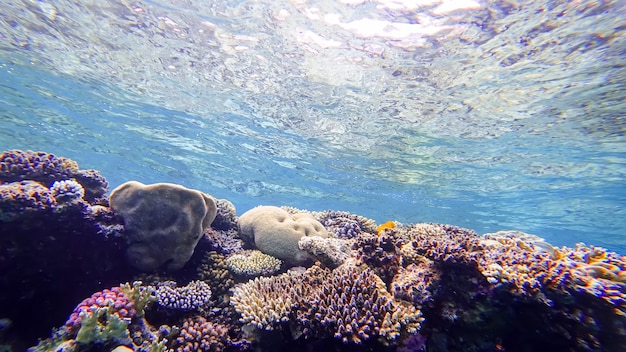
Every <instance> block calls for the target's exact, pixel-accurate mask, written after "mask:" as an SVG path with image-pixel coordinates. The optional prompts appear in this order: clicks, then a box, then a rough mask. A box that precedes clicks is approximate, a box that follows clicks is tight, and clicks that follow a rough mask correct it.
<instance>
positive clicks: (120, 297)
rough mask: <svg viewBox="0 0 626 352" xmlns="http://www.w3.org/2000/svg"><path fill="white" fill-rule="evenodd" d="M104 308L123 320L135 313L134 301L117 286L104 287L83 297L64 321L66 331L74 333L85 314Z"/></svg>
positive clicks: (98, 312)
mask: <svg viewBox="0 0 626 352" xmlns="http://www.w3.org/2000/svg"><path fill="white" fill-rule="evenodd" d="M104 309H106V310H107V312H106V313H107V314H108V315H109V316H110V315H116V316H117V317H118V318H120V319H121V320H125V321H130V319H131V318H132V317H133V316H135V314H136V313H137V311H136V310H135V302H134V301H132V300H131V299H130V298H129V297H128V296H126V294H125V293H124V292H122V289H121V288H120V287H119V286H117V287H112V288H111V289H104V290H102V291H99V292H96V293H94V294H92V295H91V297H89V298H86V299H84V300H83V301H82V302H80V303H79V304H78V305H77V306H76V308H74V311H73V312H72V314H71V315H70V317H69V319H68V320H67V322H66V323H65V326H66V327H67V330H68V332H69V333H70V334H72V333H76V332H77V331H78V329H80V328H81V325H82V324H81V323H82V321H83V320H84V318H85V317H86V316H90V315H93V314H94V313H97V314H102V313H103V312H104ZM96 320H97V319H96Z"/></svg>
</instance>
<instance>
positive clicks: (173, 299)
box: [156, 280, 212, 310]
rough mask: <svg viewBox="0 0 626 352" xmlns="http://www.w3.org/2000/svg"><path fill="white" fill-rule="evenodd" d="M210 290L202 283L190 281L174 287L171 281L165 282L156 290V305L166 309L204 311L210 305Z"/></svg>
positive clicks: (174, 284)
mask: <svg viewBox="0 0 626 352" xmlns="http://www.w3.org/2000/svg"><path fill="white" fill-rule="evenodd" d="M211 295H212V292H211V288H210V287H209V285H208V284H207V283H206V282H204V281H198V280H196V281H192V282H190V283H188V284H187V285H185V286H181V287H176V283H175V282H173V281H166V282H163V283H161V284H160V285H158V287H157V289H156V296H157V303H158V304H159V306H161V307H164V308H168V309H178V310H204V309H206V308H208V307H209V305H210V304H211Z"/></svg>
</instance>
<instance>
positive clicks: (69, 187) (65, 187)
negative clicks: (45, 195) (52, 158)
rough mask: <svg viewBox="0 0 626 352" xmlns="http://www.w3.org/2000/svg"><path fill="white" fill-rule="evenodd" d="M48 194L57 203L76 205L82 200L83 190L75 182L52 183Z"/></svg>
mask: <svg viewBox="0 0 626 352" xmlns="http://www.w3.org/2000/svg"><path fill="white" fill-rule="evenodd" d="M50 193H51V194H52V196H54V198H55V199H56V200H57V202H59V203H66V204H67V203H76V202H80V201H82V200H83V197H84V196H85V189H84V188H83V186H82V185H81V184H80V183H78V182H76V180H61V181H54V183H53V184H52V186H50Z"/></svg>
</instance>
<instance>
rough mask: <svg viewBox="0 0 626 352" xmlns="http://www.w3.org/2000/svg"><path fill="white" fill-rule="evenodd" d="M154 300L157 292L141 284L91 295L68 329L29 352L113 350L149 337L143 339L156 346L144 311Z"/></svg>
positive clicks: (67, 323) (79, 306)
mask: <svg viewBox="0 0 626 352" xmlns="http://www.w3.org/2000/svg"><path fill="white" fill-rule="evenodd" d="M154 300H155V296H154V290H153V289H152V288H150V287H144V286H141V283H140V282H134V283H133V284H132V285H131V284H128V283H126V284H122V285H120V286H116V287H112V288H111V289H104V290H102V291H100V292H96V293H94V294H92V295H91V296H90V297H88V298H86V299H84V300H83V301H82V302H80V303H79V304H78V305H77V306H76V308H74V311H73V312H72V314H71V315H70V317H69V319H68V320H67V322H66V323H65V325H64V326H63V327H62V328H61V329H59V330H57V331H56V332H55V333H53V336H52V337H51V338H49V339H46V340H42V341H40V342H39V344H38V345H37V346H34V347H32V348H31V349H30V351H33V352H37V351H50V350H57V351H61V350H63V351H81V350H88V349H90V348H93V346H101V347H104V348H108V349H113V348H114V347H116V346H119V345H132V343H133V341H132V339H131V336H134V335H137V334H140V335H141V334H144V335H150V336H145V337H144V339H145V340H147V341H150V342H156V340H157V339H158V338H157V337H156V336H155V335H152V334H150V333H147V332H146V331H147V328H146V327H147V323H146V322H145V320H144V318H143V317H144V310H145V309H146V307H147V306H148V305H149V304H150V303H151V302H153V301H154Z"/></svg>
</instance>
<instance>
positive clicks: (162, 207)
mask: <svg viewBox="0 0 626 352" xmlns="http://www.w3.org/2000/svg"><path fill="white" fill-rule="evenodd" d="M110 203H111V208H112V209H113V211H114V212H115V213H116V214H119V215H120V216H121V217H122V218H123V219H124V226H125V228H126V235H127V236H128V241H129V247H128V249H127V250H126V256H127V259H128V261H129V262H130V263H131V265H133V266H134V267H136V268H137V269H139V270H142V271H151V270H154V269H157V268H159V267H162V266H164V267H165V269H167V270H170V271H171V270H178V269H180V268H182V267H183V265H185V263H187V261H188V260H189V258H191V255H192V254H193V251H194V249H195V247H196V245H197V244H198V241H199V240H200V238H201V237H202V234H203V232H204V230H205V229H207V228H208V227H209V225H210V224H211V223H212V222H213V220H214V219H215V215H216V213H217V206H216V205H215V199H214V198H213V197H211V196H209V195H207V194H204V193H202V192H200V191H196V190H192V189H188V188H185V187H183V186H180V185H175V184H170V183H157V184H153V185H144V184H142V183H140V182H136V181H129V182H126V183H124V184H122V185H120V186H119V187H117V188H116V189H115V190H113V192H111V196H110Z"/></svg>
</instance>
